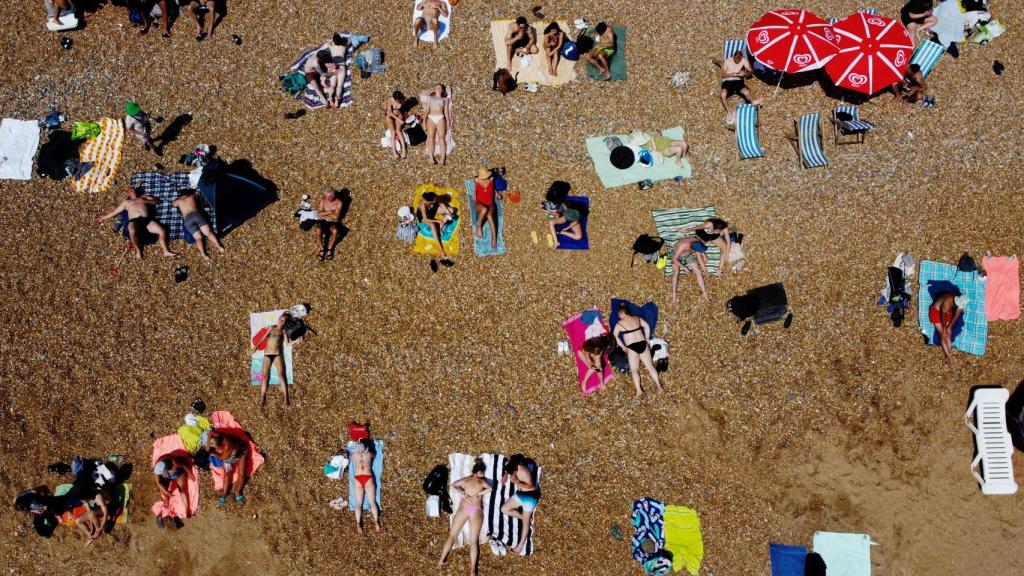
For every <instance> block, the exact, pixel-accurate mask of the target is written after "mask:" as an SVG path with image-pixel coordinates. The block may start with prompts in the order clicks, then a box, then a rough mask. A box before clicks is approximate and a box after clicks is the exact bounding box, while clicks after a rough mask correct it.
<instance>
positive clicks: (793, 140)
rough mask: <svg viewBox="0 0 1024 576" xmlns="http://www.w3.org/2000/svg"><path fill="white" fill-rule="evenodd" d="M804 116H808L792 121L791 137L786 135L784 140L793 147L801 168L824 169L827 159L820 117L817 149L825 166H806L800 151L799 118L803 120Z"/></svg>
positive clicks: (819, 118)
mask: <svg viewBox="0 0 1024 576" xmlns="http://www.w3.org/2000/svg"><path fill="white" fill-rule="evenodd" d="M804 116H808V114H804V115H801V116H800V117H799V118H796V119H794V120H793V135H792V136H790V135H787V136H786V139H787V140H789V143H790V144H792V145H793V150H794V151H796V157H797V162H799V163H800V167H801V168H804V169H809V168H824V167H825V166H828V158H826V157H825V145H824V142H822V138H821V116H819V117H818V148H819V149H820V150H821V157H822V159H824V160H825V164H823V165H821V166H810V165H808V164H807V161H806V158H805V157H804V153H803V150H801V146H800V142H801V141H802V140H803V138H801V137H800V118H803V117H804Z"/></svg>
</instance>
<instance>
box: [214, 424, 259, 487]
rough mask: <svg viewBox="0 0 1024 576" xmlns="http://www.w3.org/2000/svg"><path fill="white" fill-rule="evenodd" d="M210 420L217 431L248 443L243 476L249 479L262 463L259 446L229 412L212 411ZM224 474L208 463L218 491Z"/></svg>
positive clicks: (222, 484) (221, 470) (222, 482)
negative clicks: (247, 457)
mask: <svg viewBox="0 0 1024 576" xmlns="http://www.w3.org/2000/svg"><path fill="white" fill-rule="evenodd" d="M210 421H211V422H213V427H214V428H216V429H217V431H218V432H221V433H224V434H230V435H231V436H233V437H235V438H237V439H238V440H241V441H243V442H245V443H247V444H248V445H249V462H248V464H247V465H246V467H245V477H246V478H249V479H251V478H252V476H253V474H255V473H256V471H257V470H259V469H260V466H262V465H263V461H264V457H263V454H260V449H259V447H257V446H256V443H255V442H253V441H252V438H250V437H249V433H248V432H246V431H245V429H244V428H242V425H241V424H239V423H238V422H237V421H236V420H235V417H234V416H232V415H231V412H228V411H226V410H220V411H217V412H214V413H213V414H211V415H210ZM226 476H227V474H226V472H225V470H224V469H223V468H217V467H215V466H213V464H212V463H211V464H210V477H211V478H212V479H213V487H214V489H215V490H217V491H218V492H220V491H221V490H222V489H223V487H224V482H225V480H226ZM247 483H248V482H247Z"/></svg>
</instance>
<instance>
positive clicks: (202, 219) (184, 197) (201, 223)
mask: <svg viewBox="0 0 1024 576" xmlns="http://www.w3.org/2000/svg"><path fill="white" fill-rule="evenodd" d="M172 206H174V207H175V208H177V209H178V210H180V211H181V216H182V218H183V219H184V222H183V225H184V227H185V232H187V233H188V234H190V235H191V236H192V239H193V240H195V243H196V250H199V253H200V254H202V255H203V259H204V260H209V259H210V254H209V252H207V251H206V240H205V239H206V238H209V239H210V243H211V244H213V246H214V248H216V249H217V251H218V252H224V246H222V245H221V243H220V240H218V239H217V235H216V234H214V233H213V228H212V227H211V226H210V219H209V218H207V217H206V212H204V211H203V209H202V207H200V206H199V196H198V195H197V194H196V191H195V190H182V191H181V196H178V199H177V200H175V201H174V202H172Z"/></svg>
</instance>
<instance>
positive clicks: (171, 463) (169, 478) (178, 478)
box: [153, 456, 195, 528]
mask: <svg viewBox="0 0 1024 576" xmlns="http://www.w3.org/2000/svg"><path fill="white" fill-rule="evenodd" d="M191 474H192V462H191V460H190V459H188V458H184V457H182V456H166V457H164V458H161V459H160V460H158V461H157V463H156V465H155V466H153V481H154V482H155V483H156V487H157V489H158V490H160V497H161V498H162V499H163V501H164V502H170V501H171V499H172V498H178V499H180V500H181V507H182V508H181V509H182V510H188V509H189V505H188V497H189V494H188V481H189V476H190V475H191ZM193 480H195V479H194V478H193ZM172 487H173V488H175V489H176V490H177V495H175V494H172V493H171V488H172ZM173 520H174V525H175V527H177V528H181V527H182V526H183V525H184V524H183V523H182V521H181V518H178V517H173ZM156 525H157V527H159V528H163V527H164V517H163V516H157V517H156Z"/></svg>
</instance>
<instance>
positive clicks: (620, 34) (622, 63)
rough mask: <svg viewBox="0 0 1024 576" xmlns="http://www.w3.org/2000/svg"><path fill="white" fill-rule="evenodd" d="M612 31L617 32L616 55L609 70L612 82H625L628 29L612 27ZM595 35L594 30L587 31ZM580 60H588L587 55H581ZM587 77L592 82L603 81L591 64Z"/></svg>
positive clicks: (588, 67) (610, 63) (588, 64)
mask: <svg viewBox="0 0 1024 576" xmlns="http://www.w3.org/2000/svg"><path fill="white" fill-rule="evenodd" d="M612 30H613V31H614V32H615V54H612V57H611V60H609V61H608V69H609V70H611V73H612V80H614V81H623V80H625V79H626V29H625V28H623V27H622V26H612ZM594 33H595V32H594V29H593V28H588V29H587V34H591V35H592V34H594ZM580 60H586V55H584V54H580ZM587 76H589V77H590V79H591V80H600V79H601V75H600V74H599V73H598V71H597V68H594V67H593V66H592V65H591V64H590V63H589V62H587Z"/></svg>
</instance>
